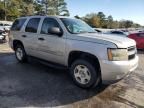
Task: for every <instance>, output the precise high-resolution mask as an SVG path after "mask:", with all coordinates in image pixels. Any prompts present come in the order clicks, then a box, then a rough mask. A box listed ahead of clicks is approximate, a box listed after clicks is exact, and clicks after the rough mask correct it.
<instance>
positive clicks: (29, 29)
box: [25, 18, 40, 33]
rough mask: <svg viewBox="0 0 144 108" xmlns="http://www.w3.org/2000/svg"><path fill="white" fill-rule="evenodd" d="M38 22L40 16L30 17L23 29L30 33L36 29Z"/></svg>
mask: <svg viewBox="0 0 144 108" xmlns="http://www.w3.org/2000/svg"><path fill="white" fill-rule="evenodd" d="M39 22H40V18H32V19H30V20H29V22H28V24H27V26H26V28H25V31H26V32H31V33H36V32H37V29H38V25H39Z"/></svg>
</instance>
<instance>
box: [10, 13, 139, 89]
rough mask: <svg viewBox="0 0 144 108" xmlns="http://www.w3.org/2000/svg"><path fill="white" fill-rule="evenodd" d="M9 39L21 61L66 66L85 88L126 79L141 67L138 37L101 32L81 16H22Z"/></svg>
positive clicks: (78, 83) (77, 82)
mask: <svg viewBox="0 0 144 108" xmlns="http://www.w3.org/2000/svg"><path fill="white" fill-rule="evenodd" d="M9 40H10V41H9V44H10V46H11V48H12V49H13V50H14V51H15V55H16V58H17V59H18V61H19V62H25V61H27V57H28V56H33V57H36V58H39V59H40V60H43V61H49V62H50V63H55V64H59V65H60V66H65V67H67V68H68V69H69V72H70V75H71V77H72V79H73V81H74V82H75V83H76V84H77V85H78V86H80V87H83V88H90V87H93V86H97V85H98V84H100V83H101V82H104V83H106V82H109V81H116V80H119V79H122V78H123V77H124V76H125V75H128V74H129V73H130V72H132V71H134V70H135V69H136V68H137V66H138V56H137V54H136V53H137V51H136V43H135V41H134V40H131V39H128V38H125V37H119V36H114V35H108V34H99V33H97V32H96V31H95V30H94V29H92V28H91V27H90V26H88V25H87V24H86V23H85V22H83V21H81V20H78V19H72V18H67V17H60V16H29V17H21V18H18V19H16V20H15V22H14V23H13V25H12V28H11V31H10V36H9Z"/></svg>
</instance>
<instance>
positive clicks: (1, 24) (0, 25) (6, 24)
mask: <svg viewBox="0 0 144 108" xmlns="http://www.w3.org/2000/svg"><path fill="white" fill-rule="evenodd" d="M11 25H12V22H10V21H0V30H8V31H9V30H10V28H11Z"/></svg>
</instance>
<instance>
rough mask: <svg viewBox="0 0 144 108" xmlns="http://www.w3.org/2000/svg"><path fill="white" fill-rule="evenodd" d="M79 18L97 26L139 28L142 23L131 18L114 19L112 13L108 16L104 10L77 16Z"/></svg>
mask: <svg viewBox="0 0 144 108" xmlns="http://www.w3.org/2000/svg"><path fill="white" fill-rule="evenodd" d="M75 18H77V19H82V20H84V21H85V22H87V23H88V24H89V25H90V26H92V27H95V28H108V29H114V28H131V27H133V28H138V27H141V25H140V24H137V23H134V22H133V21H131V20H120V21H117V20H114V19H113V17H112V16H111V15H109V16H106V15H105V14H104V13H103V12H98V13H90V14H87V15H85V16H84V17H79V16H78V15H76V16H75Z"/></svg>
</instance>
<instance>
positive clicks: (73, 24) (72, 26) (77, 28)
mask: <svg viewBox="0 0 144 108" xmlns="http://www.w3.org/2000/svg"><path fill="white" fill-rule="evenodd" d="M61 20H62V22H63V23H64V25H65V27H66V28H67V30H68V31H69V32H70V33H72V34H78V33H95V32H96V31H95V30H94V29H93V28H91V27H90V26H89V25H88V24H86V23H85V22H84V21H81V20H79V19H69V18H61Z"/></svg>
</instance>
